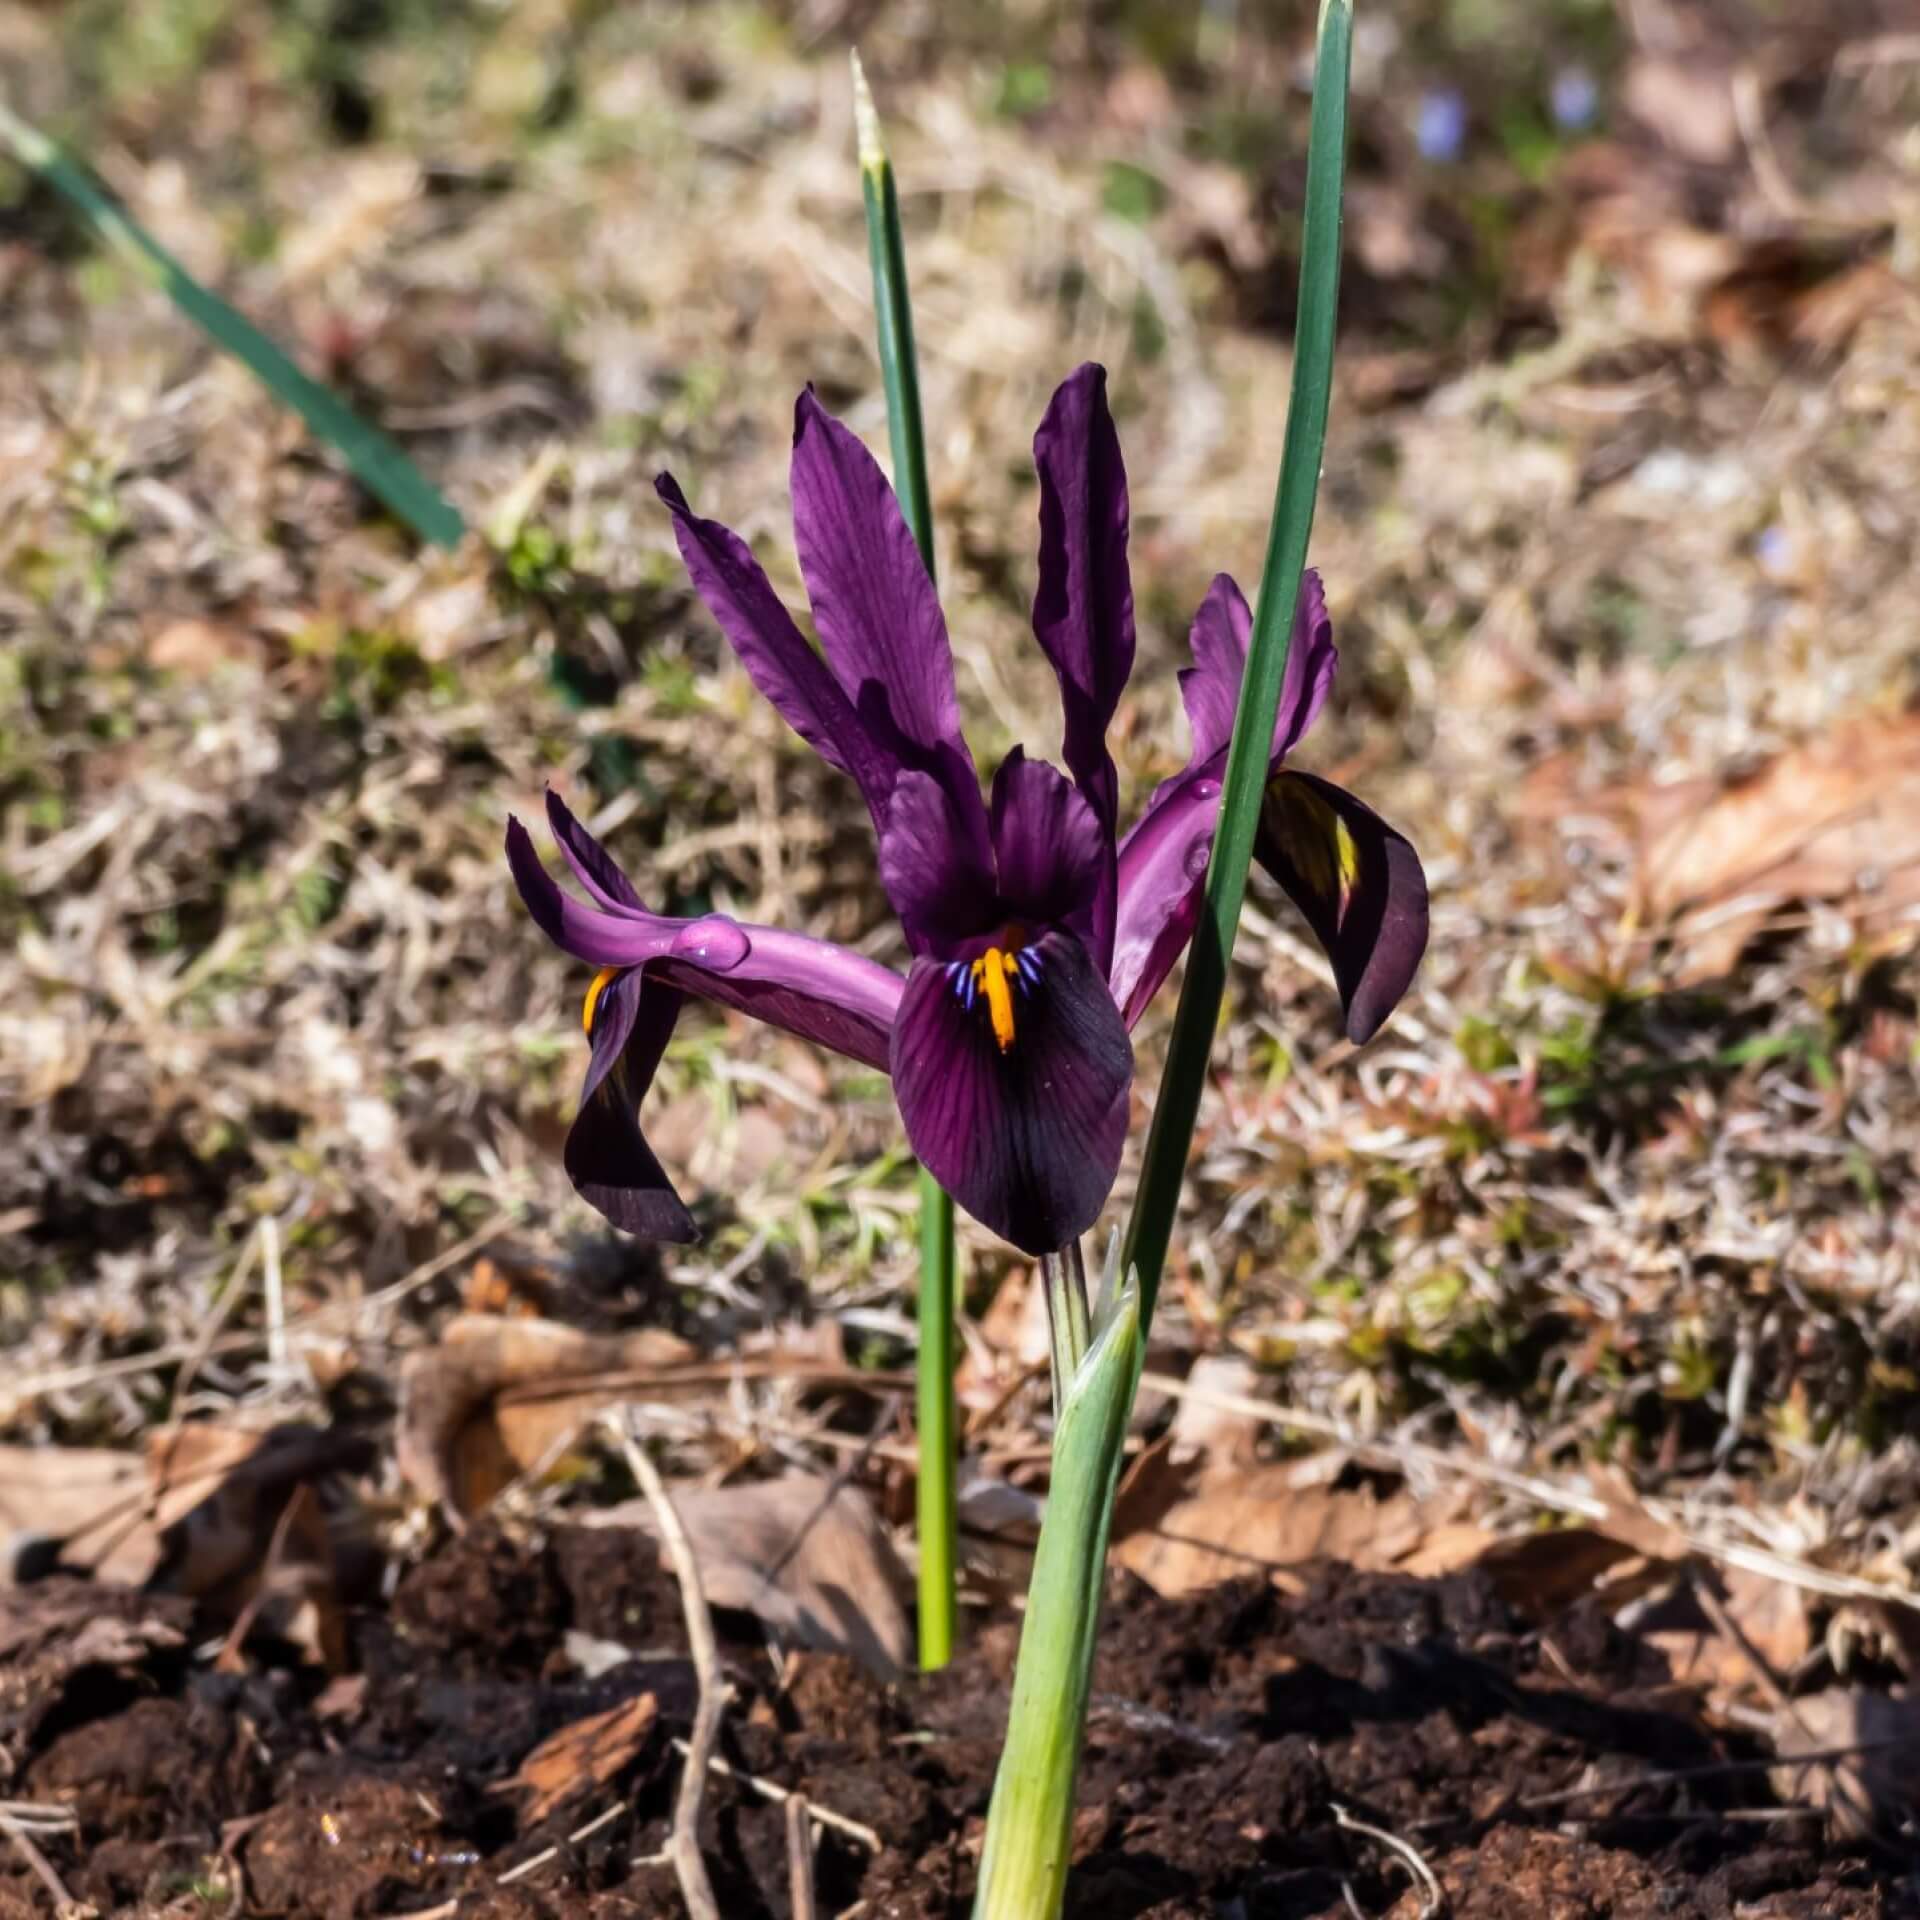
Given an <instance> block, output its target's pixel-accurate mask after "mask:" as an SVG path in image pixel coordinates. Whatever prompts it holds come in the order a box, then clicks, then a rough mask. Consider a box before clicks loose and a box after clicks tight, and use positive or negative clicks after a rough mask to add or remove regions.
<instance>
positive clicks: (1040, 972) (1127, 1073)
mask: <svg viewBox="0 0 1920 1920" xmlns="http://www.w3.org/2000/svg"><path fill="white" fill-rule="evenodd" d="M1035 961H1036V963H1037V977H1030V976H1029V974H1028V970H1027V969H1025V968H1019V969H1018V971H1019V972H1020V975H1021V982H1020V985H1019V986H1018V987H1017V988H1015V990H1014V994H1015V997H1014V1001H1013V1035H1012V1040H1011V1044H1009V1045H1007V1046H1006V1047H1004V1048H1003V1047H1002V1046H1001V1044H1000V1041H999V1039H998V1037H997V1036H996V1034H995V1030H994V1021H993V1019H992V1018H991V1017H990V1009H989V1007H988V1005H987V1001H986V996H985V995H984V994H983V995H981V996H979V998H978V999H977V1000H976V1001H975V1003H974V1004H973V1005H972V1006H969V1005H968V1004H967V1002H966V997H965V995H964V994H963V992H962V991H961V990H960V989H959V988H958V987H957V986H956V983H955V981H954V979H953V978H951V977H950V976H949V971H948V968H947V967H946V966H944V965H942V964H941V963H939V962H938V961H935V960H931V959H922V960H918V961H916V962H915V963H914V968H913V972H912V974H911V975H910V976H909V978H908V981H907V990H906V993H905V996H904V997H903V998H902V1000H901V1003H900V1017H899V1019H898V1020H897V1021H896V1022H895V1024H894V1032H893V1059H892V1066H893V1089H894V1098H895V1099H896V1101H897V1102H898V1103H899V1107H900V1115H901V1118H902V1120H903V1121H904V1122H905V1123H906V1129H907V1139H908V1140H909V1142H910V1143H911V1144H912V1147H913V1150H914V1152H915V1153H916V1154H918V1155H919V1157H920V1159H921V1161H922V1162H923V1163H924V1164H925V1165H926V1166H927V1168H928V1169H929V1170H930V1171H931V1172H932V1173H933V1175H934V1177H935V1178H936V1179H937V1180H938V1181H939V1182H940V1184H941V1185H942V1186H943V1187H945V1188H946V1190H947V1191H948V1192H949V1193H951V1194H952V1195H953V1197H954V1199H955V1200H956V1201H958V1202H959V1204H960V1205H961V1206H963V1207H964V1208H966V1210H967V1211H968V1212H969V1213H970V1214H972V1215H973V1217H974V1218H975V1219H976V1220H978V1221H980V1222H981V1223H982V1225H984V1226H987V1227H990V1228H992V1230H993V1231H994V1232H995V1233H997V1234H999V1235H1001V1237H1002V1238H1003V1239H1007V1240H1010V1241H1012V1242H1013V1244H1014V1245H1015V1246H1016V1247H1019V1248H1020V1249H1021V1250H1022V1251H1023V1252H1026V1253H1031V1254H1041V1253H1053V1252H1057V1251H1058V1250H1059V1249H1060V1248H1061V1247H1064V1246H1065V1245H1066V1244H1067V1243H1068V1242H1069V1241H1070V1240H1072V1239H1074V1238H1075V1236H1076V1235H1079V1234H1082V1233H1084V1232H1086V1230H1087V1229H1088V1228H1089V1227H1091V1226H1092V1225H1093V1223H1094V1221H1095V1220H1097V1219H1098V1218H1099V1216H1100V1209H1101V1208H1102V1207H1103V1206H1105V1204H1106V1201H1107V1195H1108V1194H1109V1193H1110V1192H1111V1191H1112V1189H1113V1180H1114V1175H1115V1174H1116V1173H1117V1172H1118V1171H1119V1166H1120V1153H1121V1148H1122V1147H1123V1146H1124V1144H1125V1142H1126V1134H1127V1109H1128V1100H1127V1093H1128V1089H1129V1087H1130V1086H1131V1084H1132V1081H1133V1048H1132V1045H1131V1044H1130V1043H1129V1041H1128V1039H1127V1033H1126V1029H1125V1027H1123V1026H1122V1025H1121V1022H1120V1013H1119V1009H1118V1008H1117V1007H1115V1005H1114V1003H1113V999H1112V996H1111V995H1110V994H1109V993H1108V992H1107V988H1106V983H1105V981H1104V980H1102V978H1101V977H1100V971H1099V969H1098V968H1097V967H1096V966H1095V965H1094V963H1093V960H1092V958H1091V957H1090V955H1089V954H1088V952H1087V949H1086V948H1085V947H1084V946H1083V945H1082V944H1081V942H1080V941H1079V940H1078V939H1076V938H1075V937H1074V936H1073V935H1072V934H1070V933H1066V932H1063V931H1059V930H1055V931H1052V932H1049V933H1047V934H1045V935H1044V936H1043V937H1042V938H1041V939H1040V940H1039V941H1038V942H1037V943H1036V952H1035ZM1016 965H1017V962H1016Z"/></svg>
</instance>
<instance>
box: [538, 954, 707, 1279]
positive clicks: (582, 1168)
mask: <svg viewBox="0 0 1920 1920" xmlns="http://www.w3.org/2000/svg"><path fill="white" fill-rule="evenodd" d="M681 999H682V996H681V995H680V994H679V993H678V992H676V991H675V990H674V989H673V988H672V987H670V986H667V985H665V984H664V983H663V982H660V981H657V980H647V979H645V978H644V976H643V974H642V973H641V972H640V971H639V970H638V969H635V970H633V971H631V972H627V973H622V974H620V975H618V976H617V977H616V978H614V979H612V980H610V981H608V983H607V985H606V987H605V989H604V990H603V991H602V992H601V993H600V995H599V997H598V998H597V1000H596V1001H595V1003H594V1009H593V1035H592V1041H593V1055H592V1058H591V1059H590V1060H589V1061H588V1063H587V1077H586V1081H585V1084H584V1085H583V1086H582V1087H581V1089H580V1111H579V1113H578V1114H577V1115H576V1116H575V1118H574V1122H573V1126H572V1128H571V1129H570V1130H569V1132H568V1134H567V1144H566V1150H565V1153H564V1156H563V1159H564V1163H565V1166H566V1169H567V1176H568V1178H569V1179H571V1180H572V1182H573V1184H574V1187H575V1188H576V1190H577V1191H578V1192H579V1194H580V1197H581V1198H582V1199H583V1200H585V1201H586V1202H587V1203H588V1204H589V1205H591V1206H594V1207H597V1208H598V1209H599V1210H600V1212H601V1213H603V1214H605V1215H606V1217H607V1218H608V1219H609V1220H610V1221H612V1222H613V1224H614V1225H615V1226H616V1227H619V1228H621V1229H623V1230H624V1231H625V1232H627V1233H633V1234H638V1235H640V1236H641V1237H642V1238H643V1239H647V1240H669V1241H673V1242H675V1243H677V1244H681V1245H684V1244H685V1243H686V1242H687V1241H690V1240H693V1239H696V1238H698V1235H697V1233H696V1231H695V1228H694V1224H693V1216H692V1215H691V1214H690V1213H689V1212H688V1211H687V1209H686V1208H685V1206H684V1205H682V1203H681V1200H680V1196H679V1195H678V1194H677V1193H675V1192H674V1190H673V1183H672V1182H671V1181H670V1180H669V1179H668V1178H667V1175H666V1171H665V1169H664V1168H663V1167H662V1166H661V1165H660V1162H659V1160H658V1159H657V1158H656V1157H655V1155H654V1152H653V1149H652V1148H651V1147H649V1146H648V1145H647V1142H646V1136H645V1135H644V1134H643V1133H642V1132H641V1131H640V1102H641V1100H642V1098H643V1097H644V1096H645V1094H646V1091H647V1089H648V1088H649V1087H650V1086H652V1084H653V1076H654V1075H655V1073H657V1072H658V1071H659V1068H660V1058H661V1056H662V1055H663V1054H664V1053H665V1052H666V1050H667V1042H668V1041H669V1040H670V1039H672V1037H673V1026H674V1022H675V1020H676V1019H678V1018H679V1014H680V1005H681Z"/></svg>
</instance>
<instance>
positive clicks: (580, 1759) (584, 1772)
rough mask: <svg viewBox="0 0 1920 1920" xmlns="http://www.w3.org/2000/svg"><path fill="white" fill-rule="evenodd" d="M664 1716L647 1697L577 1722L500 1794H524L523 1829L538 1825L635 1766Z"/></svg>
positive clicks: (533, 1756) (547, 1743)
mask: <svg viewBox="0 0 1920 1920" xmlns="http://www.w3.org/2000/svg"><path fill="white" fill-rule="evenodd" d="M659 1717H660V1703H659V1701H658V1700H657V1699H655V1698H654V1696H653V1695H652V1694H650V1693H642V1694H636V1695H635V1696H634V1697H633V1699H631V1700H625V1701H622V1702H621V1704H620V1705H619V1706H617V1707H609V1708H608V1709H607V1710H606V1712H605V1713H590V1714H588V1715H587V1717H586V1718H585V1719H584V1720H575V1721H572V1722H571V1723H570V1724H569V1725H567V1726H564V1727H562V1728H561V1729H560V1731H559V1732H558V1733H556V1734H552V1735H550V1736H549V1737H548V1738H547V1739H545V1740H542V1741H541V1742H540V1744H539V1745H538V1746H537V1747H535V1748H534V1750H533V1751H532V1752H531V1753H530V1754H528V1755H527V1757H526V1758H525V1759H524V1760H523V1761H521V1763H520V1771H519V1772H518V1773H516V1774H515V1775H514V1776H513V1778H512V1779H511V1780H507V1781H503V1782H502V1783H501V1785H500V1786H499V1787H498V1788H497V1789H496V1791H498V1792H502V1793H524V1794H525V1795H526V1796H527V1801H526V1805H525V1806H524V1807H523V1808H522V1809H521V1814H520V1824H521V1827H522V1829H523V1830H524V1829H525V1828H528V1827H537V1826H538V1825H539V1824H540V1822H541V1821H542V1820H544V1819H545V1818H546V1817H547V1815H548V1814H550V1813H552V1812H553V1811H554V1809H555V1808H556V1807H561V1806H564V1805H565V1804H566V1803H567V1802H568V1801H569V1800H571V1799H573V1798H575V1796H576V1795H578V1794H581V1793H584V1792H586V1791H587V1790H588V1789H589V1788H592V1787H604V1786H605V1785H606V1784H607V1782H608V1781H609V1780H611V1779H613V1777H614V1776H615V1775H616V1774H618V1773H620V1772H621V1771H623V1770H624V1769H625V1768H626V1767H627V1766H628V1765H630V1764H631V1762H632V1761H633V1759H634V1757H635V1756H636V1755H637V1754H638V1753H639V1751H640V1749H641V1748H642V1747H644V1746H645V1745H646V1744H647V1736H648V1735H649V1734H650V1733H651V1732H652V1731H653V1725H654V1722H655V1721H656V1720H657V1719H658V1718H659Z"/></svg>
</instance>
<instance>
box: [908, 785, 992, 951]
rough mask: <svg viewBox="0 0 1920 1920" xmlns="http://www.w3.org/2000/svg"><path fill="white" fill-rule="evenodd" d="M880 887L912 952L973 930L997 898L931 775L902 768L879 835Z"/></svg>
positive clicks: (989, 869) (954, 810)
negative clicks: (897, 917)
mask: <svg viewBox="0 0 1920 1920" xmlns="http://www.w3.org/2000/svg"><path fill="white" fill-rule="evenodd" d="M880 884H881V885H882V886H883V887H884V888H885V889H886V890H887V898H888V899H889V900H890V901H891V902H892V903H893V910H894V912H895V913H897V914H898V915H899V916H900V926H901V929H902V931H903V932H904V933H905V934H906V936H907V945H908V946H909V947H910V948H911V949H912V950H913V951H914V952H915V953H926V952H928V951H930V950H931V949H933V948H935V947H943V946H950V945H952V944H953V943H954V942H955V941H957V940H964V939H966V938H967V937H968V936H969V935H971V934H975V933H978V932H979V931H980V929H981V928H982V927H983V926H985V925H986V924H987V922H988V921H989V920H990V919H991V918H992V916H993V911H994V904H995V901H996V899H997V898H998V893H997V889H996V887H995V884H994V877H993V869H992V867H991V866H989V865H985V864H983V863H982V862H981V861H980V859H979V858H978V855H977V852H976V849H975V848H974V846H973V843H972V840H971V837H970V836H969V835H968V834H967V833H966V831H965V829H964V828H963V827H962V826H961V823H960V817H959V810H958V809H957V808H956V807H955V805H954V802H953V796H952V795H951V794H950V793H948V791H947V789H946V788H945V787H944V786H942V785H941V784H940V782H939V781H938V780H936V779H935V778H934V777H933V775H932V774H930V773H903V774H902V775H901V776H900V778H899V780H898V782H897V783H896V784H895V786H894V790H893V804H892V806H891V807H890V808H889V809H888V813H887V824H886V826H885V827H884V828H883V829H882V830H881V834H880Z"/></svg>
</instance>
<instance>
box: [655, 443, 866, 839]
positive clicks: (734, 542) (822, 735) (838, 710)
mask: <svg viewBox="0 0 1920 1920" xmlns="http://www.w3.org/2000/svg"><path fill="white" fill-rule="evenodd" d="M654 490H655V492H657V493H658V494H659V496H660V498H661V499H662V500H663V501H665V502H666V504H667V507H668V509H669V511H670V512H671V513H672V514H673V537H674V540H675V542H676V543H677V544H678V546H679V548H680V558H681V559H682V560H683V561H684V562H685V563H686V569H687V577H688V578H689V579H690V580H691V581H692V582H693V586H694V591H695V592H696V593H698V594H699V596H700V598H701V600H702V601H703V602H705V604H706V609H707V611H708V612H709V613H710V614H712V615H713V617H714V620H715V622H716V623H717V624H718V626H719V628H720V631H721V632H722V633H724V634H725V635H726V636H727V639H728V641H729V643H730V644H731V645H732V647H733V650H734V652H735V653H736V654H737V655H738V656H739V658H740V664H741V665H742V666H744V667H745V668H746V670H747V674H748V677H749V678H750V679H751V680H752V681H753V684H754V685H755V686H756V687H758V688H759V690H760V692H761V693H762V694H763V695H764V696H765V697H766V700H767V702H768V704H769V705H771V706H772V707H773V708H774V709H775V710H776V711H777V712H778V713H779V714H780V716H781V718H782V719H784V720H785V721H786V723H787V724H788V726H790V727H791V728H792V729H793V730H794V732H795V733H797V734H798V735H799V736H800V738H801V739H802V740H804V741H805V742H806V743H807V745H808V746H810V747H811V748H812V749H813V750H814V752H815V753H817V754H818V755H819V756H820V757H821V759H823V760H824V761H826V763H827V764H828V766H830V767H838V768H839V769H840V771H841V772H842V773H846V774H851V775H852V776H853V779H854V781H855V783H856V784H857V785H858V786H859V788H860V794H861V797H862V798H863V799H864V800H865V801H866V803H867V810H868V811H869V812H870V813H871V814H872V815H873V823H874V825H875V827H878V826H880V825H881V824H882V822H883V821H884V820H885V819H886V808H887V799H888V796H889V794H890V793H891V791H892V788H893V782H894V778H895V776H896V775H897V774H898V772H899V770H900V763H899V760H898V759H897V758H896V757H895V756H894V755H892V754H889V753H887V752H885V751H884V750H883V749H882V748H881V746H880V745H879V743H878V742H877V741H876V740H875V739H874V737H873V735H872V733H871V732H870V731H869V729H868V727H867V724H866V722H865V721H863V720H862V719H861V718H860V716H859V714H858V713H857V712H856V711H855V710H854V705H853V702H852V700H851V699H850V698H849V697H848V695H847V691H846V689H845V688H844V687H842V686H841V684H840V682H839V681H838V680H836V679H835V678H834V677H833V674H832V671H831V670H830V669H829V668H828V666H827V663H826V662H825V661H824V660H822V659H821V658H820V656H819V655H818V654H817V653H815V652H814V650H813V648H812V647H810V646H809V645H808V644H807V639H806V636H805V635H804V634H803V633H802V632H801V631H800V629H799V628H798V627H797V626H795V625H794V623H793V616H792V615H791V614H790V613H788V611H787V609H786V607H785V605H784V604H783V603H782V601H781V599H780V596H779V595H778V594H777V593H775V592H774V590H773V584H772V582H771V581H769V580H768V578H767V576H766V574H765V573H764V572H763V571H762V570H761V567H760V563H759V562H758V561H757V560H756V559H754V557H753V554H752V551H751V550H750V549H749V548H748V546H747V543H746V542H745V541H744V540H742V539H741V538H740V536H739V535H738V534H737V533H734V532H732V531H731V530H730V529H729V528H727V527H723V526H722V525H721V524H720V522H719V521H717V520H702V519H700V518H699V517H698V516H697V515H696V514H695V513H694V511H693V509H692V508H691V507H689V506H688V505H687V497H686V495H685V494H683V493H682V492H681V491H680V486H679V483H678V482H677V481H676V480H675V479H674V477H673V475H672V474H670V473H663V474H661V475H660V477H659V478H658V479H657V480H656V481H655V482H654Z"/></svg>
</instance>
